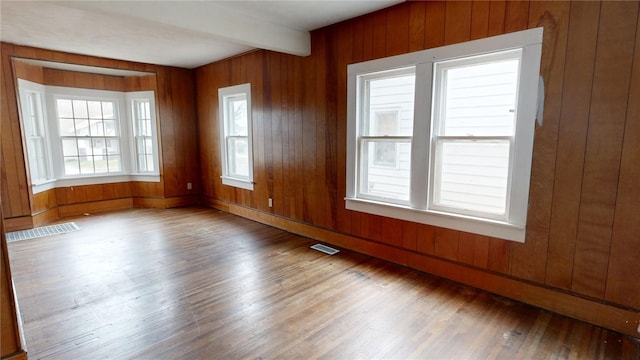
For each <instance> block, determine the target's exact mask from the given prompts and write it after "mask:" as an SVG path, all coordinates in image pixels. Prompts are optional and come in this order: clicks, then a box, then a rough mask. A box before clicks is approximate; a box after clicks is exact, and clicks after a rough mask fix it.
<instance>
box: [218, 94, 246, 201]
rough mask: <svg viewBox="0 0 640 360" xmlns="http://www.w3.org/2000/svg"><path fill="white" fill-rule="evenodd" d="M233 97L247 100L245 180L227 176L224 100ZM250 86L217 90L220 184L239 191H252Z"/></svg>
mask: <svg viewBox="0 0 640 360" xmlns="http://www.w3.org/2000/svg"><path fill="white" fill-rule="evenodd" d="M235 95H245V97H246V99H247V137H248V139H247V145H248V149H247V151H248V157H249V158H248V161H249V175H248V176H247V178H239V177H233V176H230V175H229V169H228V163H227V159H228V155H227V146H226V130H225V109H226V106H225V98H226V97H231V96H235ZM251 109H252V108H251V84H250V83H246V84H240V85H234V86H228V87H224V88H220V89H218V110H219V111H218V120H219V121H218V123H219V133H220V162H221V164H222V175H221V176H220V178H221V180H222V184H224V185H228V186H234V187H237V188H241V189H246V190H251V191H253V185H254V184H253V135H252V134H253V126H252V123H253V122H252V117H251V112H252V111H251Z"/></svg>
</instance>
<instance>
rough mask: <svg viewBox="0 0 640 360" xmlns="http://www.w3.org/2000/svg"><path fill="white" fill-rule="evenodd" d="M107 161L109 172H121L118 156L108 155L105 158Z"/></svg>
mask: <svg viewBox="0 0 640 360" xmlns="http://www.w3.org/2000/svg"><path fill="white" fill-rule="evenodd" d="M107 161H108V162H109V172H120V171H122V159H121V156H120V155H109V156H107Z"/></svg>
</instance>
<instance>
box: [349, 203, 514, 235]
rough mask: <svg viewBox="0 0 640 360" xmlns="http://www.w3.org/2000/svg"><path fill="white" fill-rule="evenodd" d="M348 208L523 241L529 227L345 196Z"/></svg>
mask: <svg viewBox="0 0 640 360" xmlns="http://www.w3.org/2000/svg"><path fill="white" fill-rule="evenodd" d="M345 201H346V208H347V209H349V210H355V211H360V212H364V213H368V214H374V215H380V216H385V217H390V218H395V219H400V220H407V221H412V222H416V223H421V224H427V225H433V226H438V227H443V228H448V229H453V230H459V231H464V232H468V233H473V234H479V235H485V236H490V237H495V238H499V239H504V240H510V241H516V242H520V243H524V240H525V234H526V229H525V227H524V226H517V225H513V224H509V223H505V222H501V221H495V220H485V219H480V218H475V217H470V216H462V215H454V214H448V213H441V212H436V211H430V210H417V209H413V208H410V207H407V206H402V205H394V204H387V203H381V202H376V201H369V200H362V199H355V198H345Z"/></svg>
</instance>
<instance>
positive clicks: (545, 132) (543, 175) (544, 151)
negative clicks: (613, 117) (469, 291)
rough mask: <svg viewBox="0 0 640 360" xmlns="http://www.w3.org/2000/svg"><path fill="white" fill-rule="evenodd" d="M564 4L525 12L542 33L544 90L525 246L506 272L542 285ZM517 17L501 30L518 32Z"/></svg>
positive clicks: (540, 4) (564, 26)
mask: <svg viewBox="0 0 640 360" xmlns="http://www.w3.org/2000/svg"><path fill="white" fill-rule="evenodd" d="M569 5H570V4H569V3H567V2H549V3H545V2H540V1H534V2H532V3H531V5H530V9H529V11H528V15H529V24H528V26H529V27H531V28H534V27H543V29H544V30H543V31H544V35H543V43H542V52H543V55H542V59H541V64H540V75H541V76H542V78H543V80H544V87H545V97H544V99H545V101H544V114H543V119H544V122H543V125H542V126H538V127H537V128H536V131H535V135H534V147H533V159H532V162H531V174H532V175H531V182H530V188H529V209H528V213H527V235H526V242H525V243H524V244H514V245H512V259H511V273H512V275H514V276H517V277H521V278H526V279H531V280H533V281H536V282H544V280H545V272H546V266H545V264H546V257H547V248H548V243H549V224H550V219H551V203H552V195H553V192H552V191H550V189H553V184H554V176H555V162H556V152H557V146H558V145H557V144H558V126H559V122H560V108H561V105H562V99H563V91H562V89H563V79H564V69H565V57H566V47H567V45H566V43H567V40H566V39H567V33H568V24H569V11H570V7H569ZM508 9H509V8H508ZM519 19H520V16H515V17H514V18H513V23H512V25H508V26H507V28H509V27H511V26H512V27H514V29H518V28H519V27H520V25H518V24H519V21H517V20H519ZM534 174H535V175H534Z"/></svg>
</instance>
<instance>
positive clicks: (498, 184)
mask: <svg viewBox="0 0 640 360" xmlns="http://www.w3.org/2000/svg"><path fill="white" fill-rule="evenodd" d="M541 48H542V28H538V29H531V30H525V31H521V32H515V33H510V34H506V35H501V36H495V37H491V38H485V39H481V40H475V41H471V42H466V43H460V44H455V45H449V46H444V47H440V48H434V49H429V50H424V51H419V52H415V53H410V54H405V55H399V56H394V57H390V58H383V59H377V60H373V61H367V62H364V63H359V64H352V65H349V67H348V97H349V98H348V106H347V107H348V109H347V110H348V126H347V156H348V157H347V189H346V194H347V196H346V207H347V208H348V209H351V210H357V211H362V212H367V213H372V214H376V215H382V216H387V217H394V218H398V219H404V220H409V221H415V222H420V223H425V224H431V225H436V226H441V227H445V228H451V229H455V230H461V231H466V232H471V233H477V234H482V235H487V236H493V237H498V238H502V239H507V240H514V241H519V242H523V241H524V237H525V233H526V228H525V225H526V216H527V215H526V214H527V205H528V204H527V201H528V194H529V177H530V173H531V158H532V153H533V135H534V129H535V128H534V122H535V117H536V110H537V105H538V104H537V101H538V98H537V94H538V80H539V70H540V58H541Z"/></svg>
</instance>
